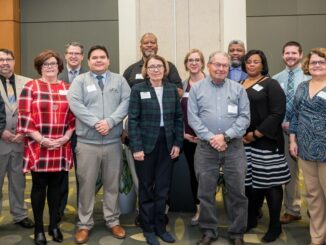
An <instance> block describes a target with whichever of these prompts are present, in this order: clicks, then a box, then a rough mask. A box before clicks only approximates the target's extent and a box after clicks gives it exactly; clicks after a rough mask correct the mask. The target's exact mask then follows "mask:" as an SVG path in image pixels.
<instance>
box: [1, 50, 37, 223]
mask: <svg viewBox="0 0 326 245" xmlns="http://www.w3.org/2000/svg"><path fill="white" fill-rule="evenodd" d="M14 67H15V57H14V54H13V52H12V51H11V50H8V49H0V79H1V82H0V93H1V97H2V99H3V101H4V104H5V113H6V118H5V119H6V121H5V128H4V130H3V131H2V132H1V134H0V136H1V138H0V212H1V209H2V186H3V182H4V178H5V176H6V174H7V176H8V182H9V183H8V187H9V192H8V196H9V204H10V213H11V214H12V216H13V221H14V223H16V224H18V225H20V226H22V227H24V228H32V227H34V222H33V221H32V220H31V219H29V218H28V217H27V208H26V205H25V203H24V191H25V176H24V174H23V150H24V145H23V139H24V136H23V135H21V134H16V123H17V98H18V96H19V94H20V92H21V90H22V88H23V86H24V84H25V83H26V82H28V81H29V80H31V79H30V78H27V77H23V76H19V75H16V74H14Z"/></svg>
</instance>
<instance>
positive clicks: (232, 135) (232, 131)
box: [225, 128, 237, 139]
mask: <svg viewBox="0 0 326 245" xmlns="http://www.w3.org/2000/svg"><path fill="white" fill-rule="evenodd" d="M225 133H226V134H227V135H228V136H229V137H230V138H231V139H234V138H237V134H236V132H235V131H234V130H233V129H231V128H230V129H228V130H226V131H225Z"/></svg>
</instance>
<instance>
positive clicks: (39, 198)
mask: <svg viewBox="0 0 326 245" xmlns="http://www.w3.org/2000/svg"><path fill="white" fill-rule="evenodd" d="M67 175H68V172H66V171H61V172H32V192H31V202H32V209H33V214H34V221H35V232H36V233H39V232H43V231H44V227H43V211H44V205H45V198H46V197H47V201H48V206H49V216H50V225H49V229H54V228H58V225H57V215H58V212H59V203H60V188H58V186H61V184H62V181H63V180H64V178H65V176H67Z"/></svg>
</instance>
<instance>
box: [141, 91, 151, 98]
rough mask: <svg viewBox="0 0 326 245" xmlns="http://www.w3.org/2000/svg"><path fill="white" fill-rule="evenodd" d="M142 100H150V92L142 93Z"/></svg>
mask: <svg viewBox="0 0 326 245" xmlns="http://www.w3.org/2000/svg"><path fill="white" fill-rule="evenodd" d="M140 98H141V99H142V100H143V99H150V98H151V93H150V92H140Z"/></svg>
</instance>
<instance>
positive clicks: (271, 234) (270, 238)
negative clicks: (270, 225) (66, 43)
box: [261, 228, 282, 242]
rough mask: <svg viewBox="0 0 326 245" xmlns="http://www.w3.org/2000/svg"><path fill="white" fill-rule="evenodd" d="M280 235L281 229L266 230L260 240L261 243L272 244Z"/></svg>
mask: <svg viewBox="0 0 326 245" xmlns="http://www.w3.org/2000/svg"><path fill="white" fill-rule="evenodd" d="M281 233H282V228H274V229H268V231H267V232H266V234H265V235H264V236H263V238H262V239H261V240H262V241H263V242H274V241H275V240H276V239H277V238H278V237H279V236H280V235H281Z"/></svg>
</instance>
